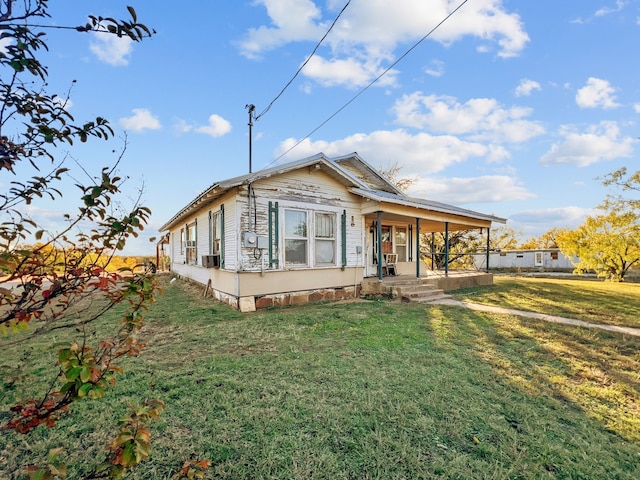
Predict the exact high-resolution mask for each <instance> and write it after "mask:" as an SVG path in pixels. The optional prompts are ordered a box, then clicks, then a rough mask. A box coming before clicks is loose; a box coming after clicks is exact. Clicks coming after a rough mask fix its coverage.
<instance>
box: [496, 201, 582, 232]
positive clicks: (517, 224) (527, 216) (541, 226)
mask: <svg viewBox="0 0 640 480" xmlns="http://www.w3.org/2000/svg"><path fill="white" fill-rule="evenodd" d="M594 213H595V210H594V209H591V208H582V207H574V206H568V207H557V208H542V209H537V210H523V211H522V212H517V213H514V214H511V215H509V225H510V226H511V227H513V228H514V229H515V230H522V233H523V236H524V238H531V237H539V236H540V235H542V234H543V233H546V232H548V231H549V230H551V229H552V228H554V227H555V228H569V229H575V228H577V227H578V226H580V225H581V224H582V223H583V222H584V220H585V218H586V217H587V216H589V215H593V214H594Z"/></svg>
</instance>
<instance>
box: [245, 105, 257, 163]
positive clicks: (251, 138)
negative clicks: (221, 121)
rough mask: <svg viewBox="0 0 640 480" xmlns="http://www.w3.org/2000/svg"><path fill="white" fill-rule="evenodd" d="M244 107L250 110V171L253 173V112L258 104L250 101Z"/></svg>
mask: <svg viewBox="0 0 640 480" xmlns="http://www.w3.org/2000/svg"><path fill="white" fill-rule="evenodd" d="M244 108H246V109H247V110H249V173H252V166H251V162H252V158H251V156H252V152H251V150H252V140H253V133H252V130H253V112H254V111H255V109H256V106H255V105H254V104H252V103H249V104H247V105H245V106H244Z"/></svg>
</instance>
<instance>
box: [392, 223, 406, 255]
mask: <svg viewBox="0 0 640 480" xmlns="http://www.w3.org/2000/svg"><path fill="white" fill-rule="evenodd" d="M395 230H396V232H395V237H396V238H395V244H396V253H397V254H398V261H399V262H406V261H407V227H395Z"/></svg>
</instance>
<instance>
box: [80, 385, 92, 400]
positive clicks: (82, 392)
mask: <svg viewBox="0 0 640 480" xmlns="http://www.w3.org/2000/svg"><path fill="white" fill-rule="evenodd" d="M92 388H93V385H91V384H90V383H85V384H83V385H82V386H81V387H80V388H79V389H78V397H80V398H83V397H86V396H87V394H88V393H89V392H90V391H91V389H92Z"/></svg>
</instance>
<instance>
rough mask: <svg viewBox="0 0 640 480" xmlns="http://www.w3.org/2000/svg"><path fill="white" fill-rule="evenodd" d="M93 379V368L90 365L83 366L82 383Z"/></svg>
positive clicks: (81, 371)
mask: <svg viewBox="0 0 640 480" xmlns="http://www.w3.org/2000/svg"><path fill="white" fill-rule="evenodd" d="M90 379H91V369H90V368H89V367H86V366H85V367H82V370H80V381H81V382H82V383H87V382H88V381H89V380H90Z"/></svg>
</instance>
